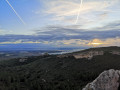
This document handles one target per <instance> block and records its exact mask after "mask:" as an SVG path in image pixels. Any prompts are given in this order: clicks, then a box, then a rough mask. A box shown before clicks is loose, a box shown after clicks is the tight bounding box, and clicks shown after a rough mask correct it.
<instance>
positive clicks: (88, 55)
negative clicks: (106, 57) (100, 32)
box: [73, 51, 104, 60]
mask: <svg viewBox="0 0 120 90" xmlns="http://www.w3.org/2000/svg"><path fill="white" fill-rule="evenodd" d="M103 54H104V52H103V51H88V52H84V53H80V54H79V53H78V54H74V55H73V56H74V57H75V58H76V59H81V58H86V59H88V60H91V59H92V58H93V57H94V56H98V55H103Z"/></svg>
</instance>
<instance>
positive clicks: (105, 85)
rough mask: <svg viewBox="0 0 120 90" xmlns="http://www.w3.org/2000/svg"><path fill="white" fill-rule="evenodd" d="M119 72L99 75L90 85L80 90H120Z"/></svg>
mask: <svg viewBox="0 0 120 90" xmlns="http://www.w3.org/2000/svg"><path fill="white" fill-rule="evenodd" d="M119 79H120V71H119V70H113V69H111V70H108V71H104V72H103V73H101V74H100V75H99V76H98V77H97V78H96V79H95V80H94V81H93V82H92V83H89V84H87V85H86V87H85V88H83V89H82V90H120V87H119V85H120V81H119Z"/></svg>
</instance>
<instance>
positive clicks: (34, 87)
mask: <svg viewBox="0 0 120 90" xmlns="http://www.w3.org/2000/svg"><path fill="white" fill-rule="evenodd" d="M94 51H95V52H99V51H100V52H101V51H102V52H103V54H102V55H93V54H94V53H90V54H91V55H93V56H92V58H91V59H88V58H75V55H81V54H86V52H87V54H89V52H94ZM119 51H120V47H102V48H91V49H87V50H83V51H79V52H74V53H69V54H64V55H47V54H46V55H43V56H36V57H35V56H34V57H28V58H26V59H23V61H22V62H21V61H20V58H17V59H12V60H6V61H0V90H82V88H83V87H84V86H85V85H87V83H89V82H92V81H93V80H94V79H95V78H96V77H97V76H98V75H99V74H100V73H101V72H103V71H104V70H109V69H117V70H119V69H120V55H119Z"/></svg>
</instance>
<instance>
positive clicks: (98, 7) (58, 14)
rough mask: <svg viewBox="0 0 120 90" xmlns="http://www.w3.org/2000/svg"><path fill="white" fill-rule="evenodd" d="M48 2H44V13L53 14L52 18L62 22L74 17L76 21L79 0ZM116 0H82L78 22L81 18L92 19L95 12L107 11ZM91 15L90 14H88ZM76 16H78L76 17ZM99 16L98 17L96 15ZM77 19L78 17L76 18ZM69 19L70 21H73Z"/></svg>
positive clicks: (54, 0)
mask: <svg viewBox="0 0 120 90" xmlns="http://www.w3.org/2000/svg"><path fill="white" fill-rule="evenodd" d="M45 1H46V0H45ZM48 2H49V3H46V6H47V8H46V10H45V13H46V14H49V15H50V14H51V15H52V16H53V20H55V19H56V20H58V21H59V20H62V21H63V22H64V21H65V20H66V21H67V20H69V19H71V18H72V19H74V22H75V21H76V16H77V14H78V9H79V8H80V6H81V5H80V4H79V3H80V0H67V1H66V0H57V1H56V0H51V1H49V0H48ZM116 2H118V0H114V1H113V0H104V1H103V0H100V1H98V0H92V1H88V0H87V1H84V4H83V5H82V8H80V10H79V14H78V16H79V17H80V18H79V22H78V24H79V23H80V22H81V18H83V19H87V20H88V21H89V20H91V19H94V17H95V16H96V14H95V12H96V13H98V12H99V13H100V15H101V13H103V12H104V13H108V11H110V10H109V7H110V6H112V5H114V4H115V3H116ZM90 15H91V16H90ZM77 18H78V17H77ZM98 18H99V17H98ZM77 20H78V19H77ZM74 22H73V21H71V23H74Z"/></svg>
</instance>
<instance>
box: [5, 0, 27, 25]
mask: <svg viewBox="0 0 120 90" xmlns="http://www.w3.org/2000/svg"><path fill="white" fill-rule="evenodd" d="M6 2H7V3H8V5H9V6H10V7H11V9H12V10H13V11H14V13H15V14H16V16H17V17H18V18H19V19H20V21H21V22H22V23H23V24H24V25H26V23H25V22H24V20H23V19H22V18H21V16H20V15H19V14H18V13H17V11H16V10H15V9H14V8H13V6H12V5H11V4H10V2H9V1H8V0H6Z"/></svg>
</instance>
